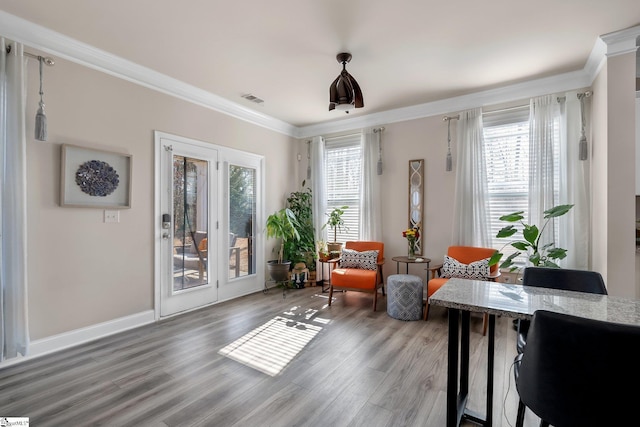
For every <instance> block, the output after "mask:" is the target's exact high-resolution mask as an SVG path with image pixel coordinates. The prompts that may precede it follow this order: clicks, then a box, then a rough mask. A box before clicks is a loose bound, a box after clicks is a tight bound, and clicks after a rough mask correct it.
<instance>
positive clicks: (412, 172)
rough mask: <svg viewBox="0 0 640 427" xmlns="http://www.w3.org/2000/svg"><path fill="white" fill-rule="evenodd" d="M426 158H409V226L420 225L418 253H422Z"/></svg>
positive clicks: (417, 241) (417, 243)
mask: <svg viewBox="0 0 640 427" xmlns="http://www.w3.org/2000/svg"><path fill="white" fill-rule="evenodd" d="M423 199H424V159H420V160H409V228H414V227H419V229H420V237H418V238H417V239H416V255H422V212H423V210H424V208H423V204H424V203H423V202H424V200H423Z"/></svg>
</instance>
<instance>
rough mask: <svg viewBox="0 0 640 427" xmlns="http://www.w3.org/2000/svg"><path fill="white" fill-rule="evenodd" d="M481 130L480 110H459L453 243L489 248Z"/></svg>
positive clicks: (485, 169)
mask: <svg viewBox="0 0 640 427" xmlns="http://www.w3.org/2000/svg"><path fill="white" fill-rule="evenodd" d="M482 135H483V132H482V109H481V108H475V109H473V110H468V111H464V112H462V113H460V119H459V120H458V138H457V139H458V146H457V148H458V149H457V152H458V155H457V159H456V160H455V165H454V167H455V169H456V190H455V201H454V208H453V209H454V210H453V244H454V245H464V246H480V247H489V246H490V238H489V229H488V227H487V218H489V217H490V212H489V205H488V195H487V167H486V161H485V153H484V147H483V145H484V140H483V136H482Z"/></svg>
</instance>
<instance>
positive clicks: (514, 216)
mask: <svg viewBox="0 0 640 427" xmlns="http://www.w3.org/2000/svg"><path fill="white" fill-rule="evenodd" d="M572 207H573V205H559V206H555V207H553V208H551V209H547V210H546V211H544V217H543V218H544V220H545V221H544V224H543V225H542V228H538V226H536V225H535V224H534V225H530V224H525V223H524V221H523V219H524V215H523V214H524V211H518V212H514V213H511V214H508V215H503V216H501V217H500V221H505V222H511V223H519V224H520V225H521V226H522V230H520V229H518V227H517V225H516V224H510V225H508V226H506V227H503V228H502V229H501V230H500V231H498V234H497V235H496V237H497V238H509V237H512V236H513V235H515V234H516V233H518V232H521V233H522V239H517V240H513V241H511V242H508V243H507V244H505V245H504V246H503V247H502V249H504V248H505V247H506V246H508V245H511V246H513V247H514V248H516V249H517V251H516V252H514V253H513V254H511V255H509V256H508V257H507V258H506V259H505V260H504V261H502V263H501V264H500V268H509V269H510V271H514V270H517V269H518V266H516V265H515V264H514V261H513V260H514V259H515V258H516V257H518V256H520V254H521V253H522V252H526V253H527V259H528V260H529V262H531V264H532V265H534V266H536V267H552V268H560V266H559V265H558V264H557V263H556V262H557V261H558V260H561V259H564V258H566V256H567V250H566V249H563V248H558V247H556V246H555V242H551V243H547V244H545V245H542V246H540V239H541V238H542V235H543V233H544V231H545V229H546V228H547V225H548V224H549V222H550V221H552V220H553V219H554V218H558V217H561V216H562V215H565V214H566V213H567V212H569V211H570V210H571V208H572ZM503 256H504V254H503V253H502V250H500V251H496V252H495V253H494V254H493V256H492V257H491V259H490V260H489V265H495V264H497V263H499V262H500V260H501V259H502V257H503Z"/></svg>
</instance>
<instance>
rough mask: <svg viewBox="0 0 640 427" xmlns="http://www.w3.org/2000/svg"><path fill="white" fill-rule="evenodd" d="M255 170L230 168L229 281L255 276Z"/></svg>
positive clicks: (231, 166) (234, 166)
mask: <svg viewBox="0 0 640 427" xmlns="http://www.w3.org/2000/svg"><path fill="white" fill-rule="evenodd" d="M255 219H256V169H254V168H248V167H244V166H236V165H229V264H228V265H229V279H234V278H237V277H242V276H248V275H251V274H255V271H256V265H255V264H256V261H255V256H254V254H255V248H254V235H255V226H254V224H255Z"/></svg>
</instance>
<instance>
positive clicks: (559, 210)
mask: <svg viewBox="0 0 640 427" xmlns="http://www.w3.org/2000/svg"><path fill="white" fill-rule="evenodd" d="M572 207H573V205H559V206H554V207H553V208H551V209H547V210H546V211H544V217H545V218H556V217H559V216H562V215H564V214H566V213H567V212H569V211H570V210H571V208H572Z"/></svg>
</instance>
